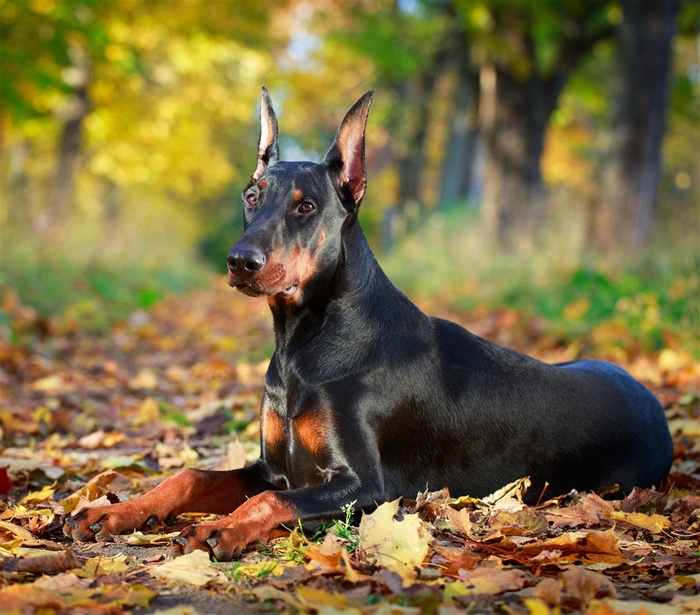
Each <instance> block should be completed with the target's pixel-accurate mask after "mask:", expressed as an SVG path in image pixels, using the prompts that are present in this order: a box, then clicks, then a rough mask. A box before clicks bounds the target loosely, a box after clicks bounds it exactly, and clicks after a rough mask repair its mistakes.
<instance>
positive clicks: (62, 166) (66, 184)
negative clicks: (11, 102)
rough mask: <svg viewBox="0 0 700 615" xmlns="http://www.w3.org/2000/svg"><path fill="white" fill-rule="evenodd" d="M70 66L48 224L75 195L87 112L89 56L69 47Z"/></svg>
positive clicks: (61, 217)
mask: <svg viewBox="0 0 700 615" xmlns="http://www.w3.org/2000/svg"><path fill="white" fill-rule="evenodd" d="M71 55H72V56H73V68H72V70H71V71H70V72H69V75H70V77H69V78H70V85H71V86H72V87H73V95H72V96H71V98H70V99H69V101H68V104H67V105H66V108H65V109H64V110H63V112H62V114H61V116H62V120H63V127H62V130H61V136H60V138H59V142H58V155H57V160H56V170H55V172H54V179H53V184H52V186H51V193H50V196H49V211H48V226H49V227H50V228H55V227H59V226H61V225H62V224H63V223H64V221H65V219H66V216H67V214H68V211H69V210H70V206H71V204H72V202H73V200H74V197H75V173H76V169H77V166H78V159H79V157H80V150H81V141H82V135H83V121H84V119H85V117H86V116H87V114H88V109H89V101H88V80H89V67H88V60H87V57H86V56H85V53H84V51H83V50H82V49H76V48H74V49H72V50H71Z"/></svg>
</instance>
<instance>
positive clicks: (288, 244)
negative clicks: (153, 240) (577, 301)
mask: <svg viewBox="0 0 700 615" xmlns="http://www.w3.org/2000/svg"><path fill="white" fill-rule="evenodd" d="M371 101H372V92H368V93H367V94H365V95H364V96H362V97H361V98H360V99H359V100H358V101H357V102H356V103H355V105H354V106H353V107H352V108H351V109H350V111H349V112H348V113H347V115H346V116H345V118H344V119H343V121H342V123H341V125H340V128H339V129H338V132H337V135H336V137H335V141H334V142H333V145H332V146H331V148H330V150H329V151H328V153H327V154H326V156H325V158H324V159H323V161H322V162H321V163H320V164H316V163H311V162H282V161H280V160H279V148H278V137H277V119H276V116H275V113H274V110H273V108H272V103H271V100H270V97H269V94H268V92H267V90H266V89H264V88H263V95H262V102H261V111H260V119H261V130H260V142H259V147H258V157H257V168H256V169H255V172H254V173H253V176H252V178H251V180H250V183H249V184H248V186H247V187H246V189H245V190H244V192H243V207H244V231H243V233H242V235H241V237H240V238H239V240H238V242H237V243H236V244H235V245H234V247H233V248H232V249H231V251H230V252H229V255H228V284H229V285H230V286H232V287H234V288H237V289H238V290H239V291H241V292H242V293H244V294H246V295H250V296H255V297H256V296H265V297H266V298H267V302H268V304H269V306H270V309H271V311H272V317H273V320H274V332H275V342H276V348H275V352H274V355H273V357H272V360H271V362H270V366H269V369H268V371H267V375H266V379H265V390H264V394H263V399H262V407H261V417H260V423H261V440H262V454H261V457H260V459H259V460H258V461H257V462H256V463H254V464H253V465H250V466H248V467H246V468H244V469H241V470H233V471H224V472H215V471H200V470H194V469H190V470H185V471H183V472H181V473H179V474H177V475H175V476H173V477H171V478H169V479H167V480H165V481H164V482H163V483H161V484H160V485H159V486H157V487H156V488H155V489H153V490H152V491H150V492H149V493H147V494H145V495H143V496H141V497H138V498H136V499H134V500H131V501H127V502H123V503H118V504H113V505H111V506H106V507H98V508H87V509H83V510H82V511H80V512H79V513H77V514H76V515H75V516H74V517H72V518H69V519H68V520H67V522H66V524H65V526H64V527H65V532H66V534H67V535H69V536H72V537H73V538H74V539H76V540H93V539H94V540H105V539H110V537H111V536H113V535H116V534H120V533H121V532H124V531H127V530H133V529H137V528H143V527H146V528H148V527H152V526H153V525H154V524H155V523H157V522H159V521H163V520H165V519H166V518H169V517H172V516H174V515H177V514H179V513H182V512H187V511H189V512H203V513H215V514H221V515H227V516H225V517H223V518H222V519H220V520H216V521H213V522H206V523H201V524H199V525H192V526H188V527H186V528H185V529H184V530H183V531H182V532H181V533H180V535H179V536H178V537H177V538H175V539H174V541H175V545H176V548H177V549H178V550H180V551H181V552H182V551H185V552H189V551H191V550H193V549H203V550H205V551H208V552H209V553H210V554H211V555H213V556H214V557H216V558H218V559H219V560H228V559H231V558H233V557H236V556H238V554H239V553H240V550H241V549H242V548H243V547H244V546H245V545H247V544H248V543H250V542H252V541H253V540H255V539H260V540H263V541H265V540H267V539H269V538H270V537H271V536H272V535H273V534H274V533H275V531H276V529H277V528H278V527H279V526H280V525H281V524H295V523H296V522H297V520H301V521H302V522H303V523H306V524H307V525H308V522H316V521H318V522H320V521H323V520H328V519H329V518H333V517H334V516H338V515H339V513H340V510H341V507H342V506H343V505H345V504H348V503H350V502H353V501H354V502H356V507H357V509H358V510H359V509H364V510H367V509H371V508H373V507H375V506H376V505H377V504H378V503H381V502H383V501H386V500H391V499H395V498H397V497H399V496H405V497H415V496H416V494H417V493H418V492H421V491H423V490H425V489H426V486H430V487H432V488H442V487H445V486H446V487H448V488H449V489H450V491H451V493H453V494H469V495H472V496H484V495H486V494H489V493H491V492H493V491H495V490H496V489H498V488H500V487H501V486H503V485H505V484H506V483H508V482H510V481H513V480H515V479H518V478H520V477H523V476H530V477H531V479H532V490H531V492H530V493H533V494H534V495H533V496H532V501H534V500H537V498H538V496H540V495H548V496H549V495H557V494H562V493H567V492H569V491H570V490H571V489H578V490H595V489H601V488H604V487H607V486H611V485H617V486H618V487H619V490H620V493H626V492H629V491H630V490H631V489H632V488H633V487H634V486H635V485H636V486H639V487H648V486H651V485H658V484H659V482H660V481H662V479H663V478H664V477H665V476H666V475H667V473H668V471H669V467H670V464H671V458H672V443H671V437H670V433H669V429H668V425H667V423H666V420H665V418H664V413H663V411H662V408H661V406H660V404H659V402H658V401H657V400H656V398H655V397H654V396H653V395H652V394H651V393H650V392H649V391H648V390H647V389H646V388H645V387H644V386H643V385H642V384H640V383H639V382H637V381H636V380H634V379H633V378H632V377H631V376H630V375H629V374H627V373H626V372H625V371H623V370H622V369H620V368H619V367H616V366H614V365H611V364H609V363H606V362H603V361H593V360H581V361H574V362H570V363H562V364H557V365H548V364H545V363H541V362H540V361H537V360H535V359H533V358H530V357H527V356H524V355H522V354H519V353H517V352H515V351H512V350H508V349H506V348H503V347H501V346H498V345H496V344H493V343H491V342H488V341H486V340H484V339H481V338H479V337H476V336H475V335H473V334H471V333H470V332H469V331H467V330H466V329H464V328H462V327H460V326H458V325H457V324H454V323H452V322H449V321H446V320H441V319H438V318H430V317H428V316H426V315H425V314H423V313H422V312H421V311H420V310H419V309H418V308H417V307H416V306H415V305H414V304H413V303H411V302H410V301H409V300H408V299H407V298H406V297H405V296H404V295H403V294H402V293H401V292H400V291H399V290H397V289H396V288H395V287H394V286H393V285H392V283H391V282H390V281H389V279H388V278H387V277H386V275H385V274H384V272H383V271H382V270H381V268H380V267H379V265H378V264H377V262H376V261H375V259H374V256H373V255H372V252H371V251H370V248H369V246H368V244H367V241H366V239H365V236H364V234H363V232H362V230H361V228H360V225H359V223H358V210H359V207H360V203H361V201H362V197H363V195H364V192H365V186H366V183H367V181H366V171H365V159H364V148H365V125H366V122H367V116H368V112H369V108H370V104H371ZM426 251H428V246H426ZM428 256H429V254H426V257H428Z"/></svg>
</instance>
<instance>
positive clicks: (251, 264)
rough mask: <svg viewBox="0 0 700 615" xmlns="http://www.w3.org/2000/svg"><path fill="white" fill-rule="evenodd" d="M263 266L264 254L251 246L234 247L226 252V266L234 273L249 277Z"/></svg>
mask: <svg viewBox="0 0 700 615" xmlns="http://www.w3.org/2000/svg"><path fill="white" fill-rule="evenodd" d="M264 266H265V255H264V254H263V253H262V252H260V251H259V250H254V249H251V248H235V247H234V249H233V250H231V251H230V252H229V254H228V268H229V270H230V271H231V273H233V274H234V275H239V276H241V277H243V278H251V277H253V276H254V275H255V274H256V273H258V271H260V270H261V269H262V268H263V267H264Z"/></svg>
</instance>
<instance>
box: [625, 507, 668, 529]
mask: <svg viewBox="0 0 700 615" xmlns="http://www.w3.org/2000/svg"><path fill="white" fill-rule="evenodd" d="M626 521H627V522H628V523H631V524H632V525H636V526H637V527H641V528H643V529H645V530H649V531H650V532H651V533H652V534H661V532H663V531H664V530H665V529H666V528H668V527H670V526H671V521H670V520H669V519H667V518H666V517H664V516H663V515H657V514H654V515H645V514H644V513H639V512H632V513H629V514H628V515H627V519H626Z"/></svg>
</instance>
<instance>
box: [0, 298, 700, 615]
mask: <svg viewBox="0 0 700 615" xmlns="http://www.w3.org/2000/svg"><path fill="white" fill-rule="evenodd" d="M14 305H15V308H16V312H17V313H18V314H19V316H26V314H27V313H29V314H30V316H31V317H29V318H27V317H24V318H20V317H18V318H16V319H15V325H16V329H18V331H16V333H15V335H16V339H15V341H14V343H12V344H10V343H9V342H7V341H2V342H0V368H1V369H0V385H2V389H3V394H2V406H1V407H0V425H1V427H2V441H3V446H4V448H3V450H2V453H0V495H1V497H3V502H2V508H0V562H2V577H1V578H0V609H2V612H3V613H42V614H44V613H88V612H90V613H92V612H96V611H99V612H107V613H122V612H144V613H146V612H149V613H154V612H156V613H193V614H194V613H201V614H206V613H247V612H251V613H266V612H276V611H290V612H311V613H316V612H318V613H336V612H348V613H357V614H359V613H378V614H384V613H416V614H417V613H444V614H446V615H447V614H450V613H459V612H465V611H468V612H477V613H478V612H484V613H486V612H503V613H535V614H540V613H543V614H544V613H560V612H588V613H606V614H612V613H651V614H653V613H683V612H698V611H700V599H699V598H698V594H699V593H700V566H699V565H698V555H699V547H698V538H699V536H700V520H699V514H700V410H699V401H700V392H699V391H698V376H699V373H698V366H697V364H696V363H694V362H693V360H692V357H691V356H690V354H689V353H687V352H685V351H683V350H680V349H670V348H667V349H666V350H663V351H662V352H660V353H657V354H649V353H644V352H641V351H640V350H639V349H638V348H637V349H634V350H629V349H627V350H626V351H621V350H620V347H619V344H618V343H616V340H613V341H610V340H609V339H608V338H606V336H605V335H598V336H597V337H595V340H596V342H595V345H593V346H586V344H583V343H582V342H581V341H580V340H577V341H575V342H572V343H564V342H562V341H561V340H558V339H556V338H555V337H552V336H549V335H548V334H547V329H546V327H545V326H543V323H541V322H536V321H532V320H529V321H528V320H525V319H523V318H521V317H520V316H519V315H518V314H517V313H516V312H512V311H499V312H496V313H492V314H486V313H472V314H464V313H460V314H455V313H452V314H447V315H448V316H449V317H451V318H452V319H454V320H458V321H460V322H461V323H462V324H465V325H466V326H468V327H469V328H470V329H471V330H472V331H474V332H476V333H478V334H481V335H485V336H487V337H490V338H491V339H494V340H495V341H498V342H501V343H505V344H507V345H509V346H511V347H516V348H518V349H519V350H522V351H525V352H529V353H531V354H535V355H536V356H538V357H539V358H541V359H543V360H546V361H552V362H554V361H562V360H569V359H572V358H575V356H577V355H578V354H579V353H581V351H582V348H583V349H584V350H585V351H586V352H587V354H591V355H594V356H597V357H600V358H613V359H615V360H616V361H617V362H618V363H622V364H623V365H624V366H625V367H626V368H627V369H629V370H630V371H632V373H633V374H634V375H635V376H637V377H639V378H641V379H642V380H644V381H645V382H646V383H647V385H649V386H650V387H651V388H652V389H653V390H654V392H655V393H656V394H657V395H658V396H659V397H660V399H661V400H662V403H663V404H664V407H665V409H666V412H667V416H668V418H669V422H670V425H671V429H672V432H673V435H674V442H675V461H674V465H673V469H672V473H671V476H670V477H669V479H668V481H667V482H666V483H665V484H664V485H661V486H659V489H658V490H655V489H645V490H635V491H634V492H633V493H631V494H630V495H629V496H628V497H627V498H626V499H625V500H622V501H607V500H604V499H602V498H601V497H599V496H598V495H596V494H592V493H570V494H562V496H561V497H560V498H557V499H555V500H552V501H548V502H541V503H540V504H539V505H538V506H534V507H528V506H525V505H523V504H522V502H521V500H520V496H521V494H522V493H523V490H524V489H526V487H527V481H526V480H523V481H518V482H517V483H515V484H513V485H509V486H506V487H504V489H503V490H501V491H500V492H498V493H496V494H493V496H491V497H490V498H485V499H483V500H476V499H473V498H470V497H468V495H469V494H449V493H447V492H445V491H436V492H432V493H429V492H426V493H423V494H417V495H416V499H415V500H404V501H401V502H399V501H397V502H393V503H387V504H386V505H384V506H382V507H380V508H379V509H378V510H377V511H376V512H374V513H373V514H371V515H365V516H363V517H362V518H361V519H359V518H357V517H355V518H354V519H353V517H352V508H351V507H348V508H346V513H347V515H346V516H345V518H342V515H341V518H340V519H339V520H338V521H336V522H335V523H333V524H329V525H328V526H326V527H324V528H322V529H321V530H320V531H318V532H316V533H315V534H314V533H310V532H306V533H304V532H302V531H301V529H299V528H291V529H292V530H293V531H292V532H291V534H290V535H289V537H287V538H282V539H278V540H276V541H274V542H273V543H272V544H270V545H262V544H255V545H252V546H251V547H249V548H248V549H247V550H246V551H245V552H244V555H243V558H242V559H241V560H240V561H238V562H231V563H225V564H220V563H216V562H210V561H209V559H208V557H207V556H206V555H205V554H204V553H194V554H190V555H187V556H181V557H173V555H172V553H171V552H170V548H169V544H170V543H169V537H170V535H172V534H173V533H174V532H177V531H178V530H179V529H180V528H181V527H182V526H183V525H184V524H186V523H188V522H191V521H195V520H197V519H200V518H201V515H200V516H196V515H191V516H189V517H183V518H181V519H180V520H179V524H178V525H175V526H173V527H164V526H161V527H157V528H154V529H153V530H151V531H149V532H147V533H141V532H135V533H134V534H132V535H127V536H122V537H119V538H118V539H117V541H116V542H112V543H98V544H76V543H72V542H71V541H68V540H66V539H64V538H63V535H62V531H61V525H62V521H63V518H64V516H65V515H67V514H70V512H71V511H72V510H74V509H75V508H76V507H80V506H84V505H86V504H89V503H93V502H96V501H98V502H102V503H107V502H114V501H118V500H119V499H123V498H131V497H134V496H136V495H138V494H140V493H143V492H145V491H146V490H147V489H149V488H151V487H152V486H154V485H155V484H157V483H158V482H160V481H161V480H163V478H165V477H166V476H169V475H171V474H172V473H174V472H176V471H178V470H180V469H182V468H184V467H192V466H194V467H199V468H207V469H215V468H218V469H228V468H236V467H241V466H243V465H244V464H245V463H247V462H251V461H253V460H254V459H256V458H257V456H258V454H259V445H258V441H257V438H258V425H257V416H258V414H257V413H258V406H259V400H260V395H261V391H262V385H263V377H264V373H265V369H266V366H267V361H268V359H269V356H270V354H271V353H272V345H271V340H272V331H271V324H270V318H269V314H268V313H267V308H266V306H265V303H264V301H258V300H251V299H249V298H245V297H242V296H240V295H237V294H236V293H232V292H231V291H229V290H228V289H219V288H217V289H215V290H207V291H199V292H196V293H192V294H190V295H188V296H187V297H175V298H172V299H169V300H167V301H165V302H163V303H161V304H159V305H158V306H156V307H155V308H154V309H152V310H151V311H149V312H136V313H134V314H132V316H131V317H130V318H129V319H128V320H127V321H126V322H124V323H121V324H119V325H118V326H116V327H114V328H113V329H112V330H110V331H109V332H108V333H105V334H102V335H96V334H94V333H92V334H91V333H86V332H85V331H84V330H83V329H81V326H80V323H79V322H67V321H62V322H48V321H42V320H40V319H37V318H35V317H34V316H32V314H31V311H27V310H24V311H23V310H22V306H21V305H20V306H19V307H17V302H16V301H15V302H14ZM423 307H424V308H426V310H427V311H430V312H432V313H440V314H442V315H446V310H444V309H441V306H440V305H426V306H423ZM604 331H605V329H603V332H604ZM436 487H438V486H436ZM348 504H351V503H348ZM355 524H356V525H355Z"/></svg>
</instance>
